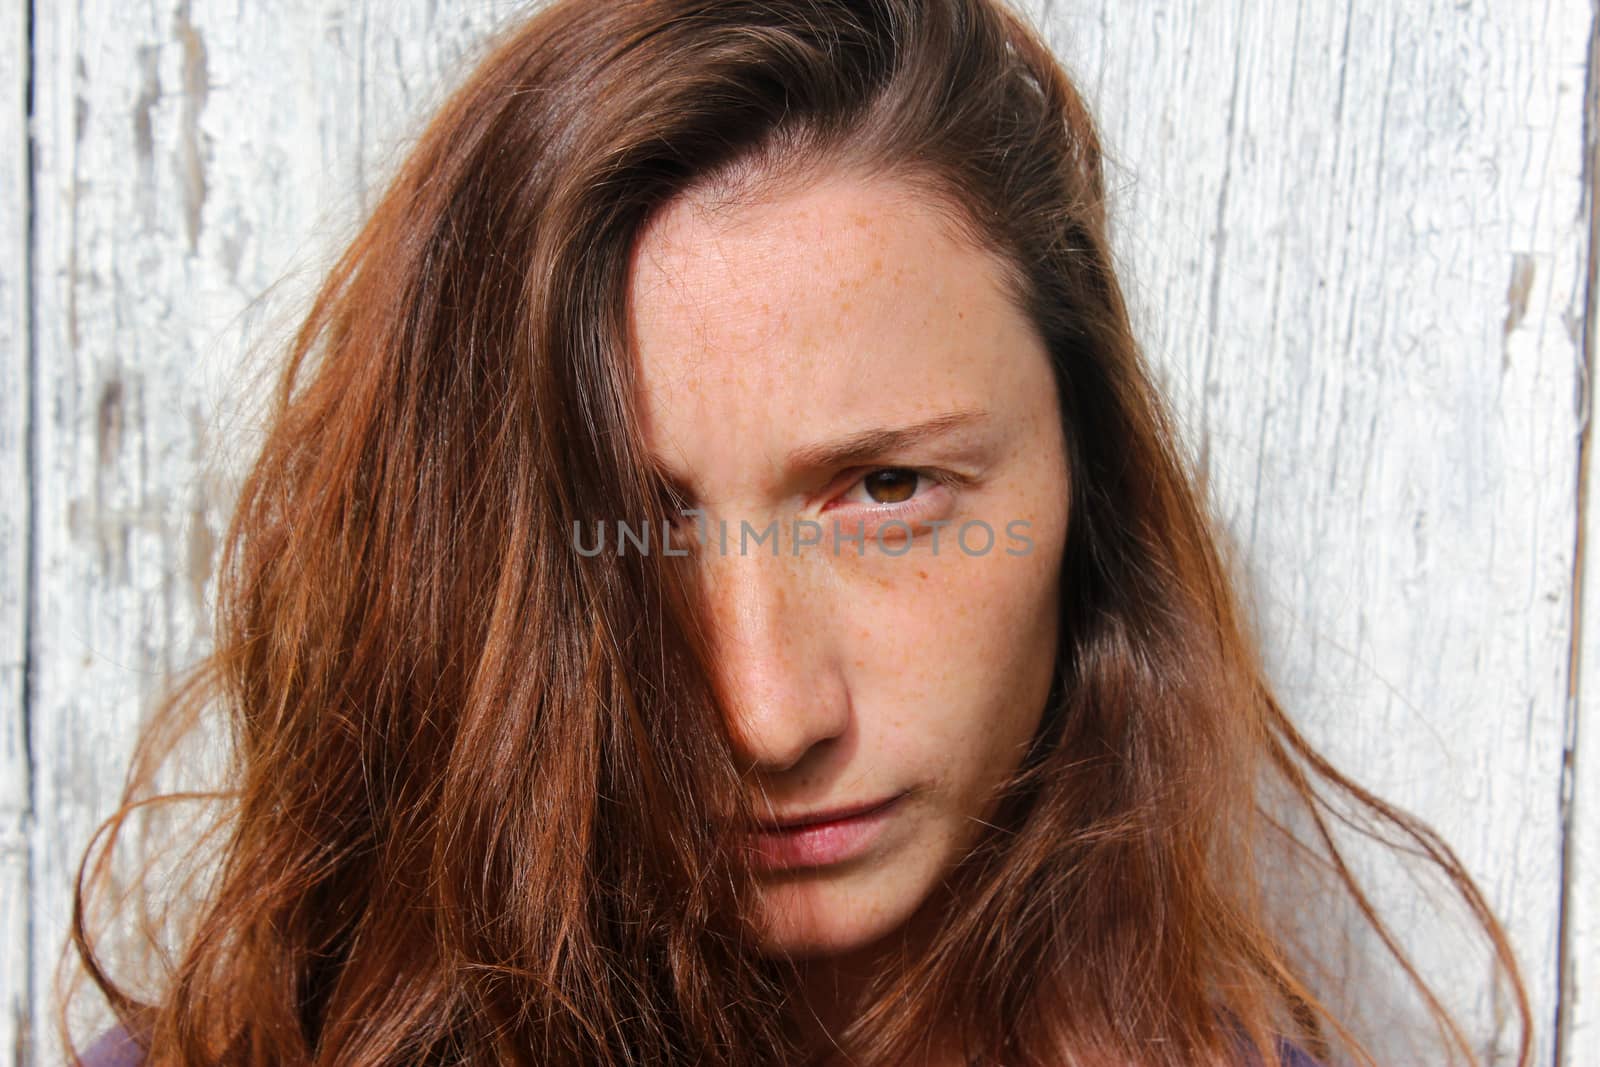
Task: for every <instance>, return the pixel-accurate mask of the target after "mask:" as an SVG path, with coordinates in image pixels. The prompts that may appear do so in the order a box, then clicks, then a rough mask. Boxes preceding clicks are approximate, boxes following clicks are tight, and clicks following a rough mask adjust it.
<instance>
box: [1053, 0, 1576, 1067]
mask: <svg viewBox="0 0 1600 1067" xmlns="http://www.w3.org/2000/svg"><path fill="white" fill-rule="evenodd" d="M1050 8H1051V10H1050V15H1049V26H1050V30H1051V33H1052V35H1053V37H1054V38H1055V40H1056V41H1057V42H1058V44H1059V47H1060V49H1061V51H1062V53H1063V54H1064V55H1065V56H1068V57H1070V59H1071V61H1072V63H1073V66H1074V68H1075V70H1076V71H1077V72H1078V73H1079V75H1080V77H1081V78H1082V79H1083V81H1084V82H1085V83H1086V85H1087V87H1088V89H1089V91H1090V92H1091V93H1092V94H1093V96H1094V100H1095V102H1096V104H1097V105H1098V107H1099V110H1100V113H1101V115H1102V117H1103V121H1104V124H1105V129H1106V137H1107V145H1108V148H1109V150H1110V152H1111V154H1112V155H1113V157H1114V158H1116V160H1117V161H1118V163H1119V166H1118V167H1117V168H1116V170H1115V171H1114V172H1113V173H1114V174H1115V176H1116V177H1115V179H1114V181H1115V184H1116V185H1117V207H1118V209H1119V215H1118V218H1119V223H1120V227H1121V230H1120V240H1121V247H1122V250H1123V253H1124V255H1125V258H1126V262H1127V264H1128V266H1129V268H1130V278H1131V279H1132V286H1131V290H1132V296H1133V299H1134V303H1135V305H1136V307H1137V309H1138V313H1139V316H1140V319H1141V321H1142V323H1143V326H1144V329H1145V334H1146V337H1147V339H1148V343H1149V349H1150V351H1151V353H1152V355H1153V357H1154V359H1155V360H1156V362H1157V364H1158V365H1159V366H1160V368H1161V369H1162V371H1163V372H1164V374H1165V377H1166V380H1167V381H1168V382H1169V383H1170V386H1171V389H1172V391H1173V392H1174V394H1175V395H1176V397H1177V400H1178V406H1179V409H1180V411H1181V413H1182V415H1183V417H1184V419H1185V421H1186V423H1187V425H1188V427H1189V429H1190V431H1191V434H1192V439H1193V446H1194V449H1195V451H1196V453H1197V454H1198V456H1199V458H1200V460H1201V462H1202V463H1203V465H1204V467H1205V469H1206V470H1207V471H1208V472H1209V476H1210V483H1211V486H1212V489H1213V496H1214V499H1215V502H1216V508H1217V511H1218V513H1219V515H1220V517H1221V518H1222V520H1223V522H1224V524H1225V526H1226V528H1227V529H1228V530H1229V531H1230V532H1231V535H1232V537H1233V538H1234V540H1235V541H1236V542H1237V545H1238V548H1239V550H1240V552H1241V553H1242V559H1243V563H1244V566H1245V569H1246V571H1247V573H1248V574H1249V576H1250V577H1251V579H1252V580H1253V583H1254V585H1255V587H1256V589H1257V592H1258V597H1259V609H1258V610H1259V616H1260V619H1261V625H1262V628H1263V630H1264V632H1265V638H1266V641H1265V644H1266V649H1267V653H1268V657H1269V662H1270V664H1271V666H1272V669H1273V673H1274V676H1275V677H1276V679H1277V681H1278V684H1279V686H1280V690H1281V694H1282V696H1283V698H1284V700H1285V703H1286V705H1287V706H1288V707H1289V709H1290V710H1291V712H1292V713H1293V714H1295V715H1296V716H1297V717H1298V719H1299V721H1301V722H1302V723H1303V725H1304V728H1305V729H1306V730H1307V732H1308V733H1309V734H1310V735H1311V737H1312V738H1313V740H1314V741H1316V742H1318V743H1319V744H1320V745H1321V746H1322V747H1323V748H1324V750H1325V751H1327V752H1328V753H1329V754H1330V755H1331V756H1332V757H1333V758H1334V759H1335V760H1336V762H1337V763H1338V764H1339V765H1341V766H1342V767H1344V768H1346V769H1348V770H1350V771H1352V772H1354V773H1355V775H1356V776H1357V777H1358V779H1359V780H1361V781H1363V782H1365V783H1366V784H1368V785H1370V786H1371V787H1373V788H1375V789H1376V790H1377V791H1378V792H1379V793H1381V794H1383V795H1385V796H1387V797H1390V798H1392V799H1394V800H1396V801H1398V802H1400V803H1402V804H1403V805H1405V806H1406V807H1408V808H1410V809H1411V810H1413V811H1415V812H1417V813H1418V814H1420V815H1422V816H1423V817H1425V818H1426V819H1427V820H1428V821H1430V822H1431V823H1433V824H1434V825H1435V826H1436V827H1438V828H1439V829H1440V830H1441V831H1442V833H1443V834H1444V836H1445V837H1446V838H1447V839H1448V840H1449V841H1451V842H1452V843H1453V844H1454V845H1455V846H1456V847H1457V848H1458V850H1459V851H1460V854H1461V856H1462V858H1463V860H1464V861H1465V862H1466V863H1467V865H1468V867H1469V868H1470V869H1471V870H1472V871H1473V872H1474V873H1475V875H1476V876H1477V877H1478V878H1479V879H1480V880H1481V882H1482V884H1483V885H1484V887H1485V888H1486V890H1487V891H1488V893H1489V896H1490V900H1491V902H1492V904H1493V905H1494V906H1495V908H1496V909H1497V910H1498V912H1499V914H1500V915H1501V916H1503V917H1504V919H1505V920H1506V922H1507V925H1508V929H1509V931H1510V933H1511V934H1512V936H1513V938H1514V939H1515V941H1516V944H1517V945H1518V947H1519V949H1520V951H1521V954H1522V959H1523V962H1524V964H1525V966H1526V969H1527V977H1528V979H1529V982H1530V991H1531V993H1532V995H1533V998H1534V1007H1535V1010H1536V1012H1537V1017H1538V1019H1539V1020H1540V1025H1541V1030H1542V1031H1544V1032H1542V1033H1541V1035H1540V1037H1541V1046H1540V1060H1539V1062H1548V1060H1549V1056H1550V1055H1551V1051H1552V1046H1551V1044H1550V1041H1549V1038H1550V1035H1549V1033H1548V1030H1549V1020H1552V1019H1553V1018H1554V1015H1555V1009H1556V1000H1557V973H1556V972H1557V967H1556V950H1557V921H1558V892H1557V886H1558V885H1559V881H1560V871H1559V857H1560V844H1561V842H1560V820H1559V811H1558V795H1557V794H1558V782H1559V778H1560V768H1561V760H1562V746H1563V736H1562V735H1563V718H1564V712H1565V692H1566V673H1567V667H1568V653H1567V650H1568V645H1569V635H1570V619H1571V612H1572V603H1571V595H1572V593H1571V575H1572V569H1573V544H1574V529H1575V516H1574V506H1575V505H1574V496H1575V489H1574V487H1575V484H1576V441H1577V428H1578V424H1577V412H1576V411H1575V406H1574V396H1575V395H1576V392H1577V390H1578V388H1579V385H1580V364H1581V355H1582V352H1581V338H1580V336H1579V332H1580V331H1579V327H1580V324H1581V322H1582V318H1583V314H1584V306H1583V301H1584V291H1585V282H1584V276H1583V263H1584V256H1585V251H1586V247H1587V227H1586V224H1585V221H1584V216H1583V212H1582V210H1581V203H1580V201H1581V196H1582V182H1581V175H1582V156H1583V152H1582V137H1583V115H1582V103H1583V93H1584V77H1585V64H1586V59H1587V41H1588V37H1589V31H1590V21H1591V19H1592V17H1593V13H1592V10H1591V6H1590V5H1589V4H1588V3H1586V2H1582V0H1552V2H1548V3H1542V4H1537V5H1528V4H1524V3H1519V2H1512V0H1498V2H1490V3H1484V4H1470V5H1467V4H1457V5H1415V4H1379V5H1373V4H1352V5H1343V4H1336V5H1329V4H1317V3H1306V2H1301V3H1289V4H1273V5H1269V4H1237V5H1225V6H1224V5H1217V4H1211V3H1201V2H1192V0H1161V2H1152V3H1142V4H1123V3H1116V2H1114V0H1101V2H1098V3H1091V2H1089V0H1061V2H1059V3H1056V4H1054V5H1050ZM1364 854H1365V853H1364ZM1365 865H1366V866H1369V867H1370V868H1371V874H1372V876H1373V877H1374V878H1375V879H1376V880H1377V881H1376V884H1377V885H1379V886H1380V887H1381V889H1382V898H1381V899H1382V901H1383V902H1384V903H1385V904H1386V905H1388V906H1389V907H1391V908H1394V909H1396V911H1397V913H1398V916H1399V918H1400V928H1401V931H1402V933H1404V934H1406V935H1407V936H1406V943H1407V944H1408V946H1410V947H1412V948H1414V949H1416V950H1417V951H1418V952H1419V954H1420V957H1421V959H1422V960H1423V962H1424V963H1425V964H1426V965H1427V966H1428V968H1429V969H1428V971H1427V972H1426V973H1429V974H1432V975H1438V976H1442V977H1444V979H1445V981H1444V983H1443V985H1444V992H1445V993H1446V994H1447V1002H1448V1003H1450V1004H1452V1005H1453V1006H1456V1007H1458V1008H1460V1009H1461V1010H1462V1011H1463V1012H1464V1013H1465V1014H1466V1015H1467V1016H1468V1017H1469V1018H1471V1019H1474V1020H1477V1021H1480V1022H1483V1021H1488V1020H1490V1019H1492V1018H1493V1017H1495V1015H1496V1014H1503V1013H1504V1011H1505V1006H1504V1005H1500V1004H1496V1003H1494V1002H1493V1001H1492V1000H1491V999H1490V997H1489V996H1488V994H1487V993H1486V992H1485V989H1484V974H1485V970H1486V968H1485V962H1484V959H1483V958H1482V957H1481V956H1480V955H1479V954H1477V953H1472V954H1470V955H1456V954H1453V950H1452V949H1451V948H1450V946H1451V945H1452V944H1454V943H1455V942H1453V941H1451V940H1450V939H1448V938H1447V937H1446V936H1445V934H1446V931H1445V930H1444V929H1443V928H1442V926H1441V922H1440V921H1439V919H1438V918H1437V917H1435V916H1434V914H1433V912H1432V909H1430V908H1429V907H1428V906H1427V905H1426V902H1425V901H1424V900H1423V899H1422V898H1420V897H1419V896H1418V895H1417V893H1416V891H1415V889H1414V888H1412V887H1410V886H1409V884H1408V882H1407V880H1406V879H1404V878H1403V877H1400V876H1399V874H1398V873H1397V872H1395V871H1394V870H1393V869H1392V868H1391V867H1389V866H1388V865H1384V864H1381V863H1380V862H1379V860H1378V858H1377V857H1376V856H1375V855H1370V856H1369V858H1368V860H1367V862H1366V864H1365ZM1352 949H1353V952H1354V953H1355V954H1356V957H1357V959H1356V966H1358V967H1359V968H1361V969H1365V968H1367V967H1368V966H1369V963H1368V961H1366V960H1364V959H1361V958H1360V957H1361V956H1362V955H1363V954H1366V955H1371V954H1374V953H1376V952H1377V951H1378V950H1377V948H1376V946H1373V945H1371V944H1370V943H1369V944H1359V943H1358V944H1357V945H1355V946H1352ZM1576 949H1577V951H1578V952H1579V953H1580V954H1587V958H1590V959H1592V958H1593V954H1594V953H1595V952H1596V947H1595V945H1594V942H1593V939H1590V941H1589V942H1588V943H1587V944H1580V945H1577V946H1576ZM1379 979H1382V980H1381V981H1380V980H1379ZM1392 982H1393V979H1392V976H1389V977H1388V978H1384V977H1383V976H1382V975H1375V976H1373V978H1371V979H1368V980H1366V981H1364V982H1363V985H1362V989H1363V996H1364V999H1366V1000H1368V1001H1372V1000H1374V999H1377V998H1376V997H1374V993H1375V992H1377V991H1379V990H1383V989H1386V988H1393V985H1392ZM1380 995H1381V994H1380ZM1373 1007H1377V1005H1373ZM1384 1008H1385V1010H1384V1011H1383V1012H1381V1013H1379V1012H1374V1013H1373V1015H1372V1018H1371V1020H1370V1022H1369V1027H1368V1028H1369V1029H1370V1030H1371V1031H1372V1032H1374V1033H1376V1034H1378V1035H1382V1034H1384V1033H1385V1032H1386V1031H1387V1032H1388V1033H1391V1034H1392V1033H1398V1032H1399V1030H1398V1028H1396V1027H1394V1026H1392V1024H1393V1023H1398V1022H1403V1021H1405V1020H1407V1019H1409V1018H1414V1017H1415V1016H1416V1014H1417V1005H1415V1004H1414V1003H1410V1002H1405V1001H1397V1002H1396V1003H1395V1004H1394V1005H1393V1008H1392V1010H1389V1008H1388V1006H1384ZM1386 1041H1388V1042H1390V1043H1388V1044H1385V1042H1386ZM1379 1047H1380V1048H1383V1049H1385V1051H1387V1052H1388V1054H1389V1062H1395V1063H1401V1062H1422V1061H1421V1060H1419V1059H1417V1058H1415V1056H1409V1055H1407V1054H1406V1049H1405V1047H1404V1046H1403V1045H1396V1044H1393V1043H1392V1041H1391V1039H1389V1038H1384V1039H1383V1040H1380V1042H1379ZM1484 1051H1485V1052H1486V1053H1489V1054H1491V1055H1501V1056H1503V1053H1504V1050H1503V1049H1501V1050H1499V1051H1498V1053H1497V1051H1496V1050H1495V1049H1485V1050H1484ZM1491 1062H1502V1059H1500V1058H1494V1059H1492V1060H1491ZM1570 1062H1571V1063H1573V1064H1576V1063H1578V1062H1580V1061H1578V1060H1572V1061H1570ZM1584 1062H1587V1061H1584Z"/></svg>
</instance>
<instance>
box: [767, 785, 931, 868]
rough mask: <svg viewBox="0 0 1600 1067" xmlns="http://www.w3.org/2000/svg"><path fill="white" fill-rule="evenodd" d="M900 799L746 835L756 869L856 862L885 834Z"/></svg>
mask: <svg viewBox="0 0 1600 1067" xmlns="http://www.w3.org/2000/svg"><path fill="white" fill-rule="evenodd" d="M899 806H900V797H898V796H897V797H895V798H894V799H893V800H890V801H888V802H887V803H885V804H880V805H879V806H878V807H876V808H873V809H871V810H870V811H864V812H862V813H861V814H860V815H852V816H850V817H848V818H844V819H834V820H833V821H831V822H821V823H812V824H810V825H809V826H802V827H798V828H796V829H793V830H758V831H756V832H754V833H750V834H746V835H745V842H746V846H747V847H748V848H749V849H750V851H751V852H752V854H753V857H754V860H755V863H756V866H758V867H761V868H763V869H765V870H789V869H794V868H802V867H826V866H828V865H829V864H834V863H843V862H845V861H846V860H851V859H855V858H856V857H857V856H860V855H862V854H863V853H865V852H866V851H867V850H868V849H870V848H871V847H872V845H873V843H874V842H876V841H877V839H878V838H879V836H880V835H881V834H882V832H883V829H884V827H885V826H886V825H887V824H888V821H889V818H890V816H891V815H893V814H894V813H895V811H896V810H898V808H899Z"/></svg>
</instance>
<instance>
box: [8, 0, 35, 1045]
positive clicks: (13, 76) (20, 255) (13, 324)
mask: <svg viewBox="0 0 1600 1067" xmlns="http://www.w3.org/2000/svg"><path fill="white" fill-rule="evenodd" d="M27 16H28V7H27V4H26V3H17V2H12V3H7V4H6V5H5V6H4V7H0V85H4V86H5V89H4V91H3V92H0V241H3V242H4V244H3V246H0V944H3V945H4V946H5V947H4V948H3V949H0V1056H3V1057H5V1058H6V1059H7V1060H8V1061H10V1060H15V1059H17V1058H19V1057H20V1056H21V1054H22V1053H21V1051H20V1050H21V1049H22V1047H23V1045H24V1044H25V1043H26V1042H27V1040H28V1025H27V1023H28V1014H29V1012H28V1004H29V1000H30V999H31V991H30V985H29V982H30V969H31V959H30V954H29V953H28V951H27V945H28V933H29V930H28V925H29V923H28V920H29V899H30V889H29V884H28V882H29V871H28V823H29V821H30V820H31V819H32V816H33V813H32V803H31V799H30V796H29V792H30V789H31V785H32V775H31V773H30V771H29V767H28V716H27V686H28V682H27V663H28V656H27V642H28V622H27V614H28V538H29V527H30V525H31V515H32V513H31V511H30V498H29V492H28V447H27V441H28V428H29V419H28V396H29V389H30V384H29V383H30V372H29V371H30V369H29V361H30V360H31V358H32V344H31V342H30V340H29V315H28V276H29V271H28V214H29V208H30V200H29V196H28V110H27V101H28V26H27Z"/></svg>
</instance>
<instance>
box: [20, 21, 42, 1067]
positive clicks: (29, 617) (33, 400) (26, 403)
mask: <svg viewBox="0 0 1600 1067" xmlns="http://www.w3.org/2000/svg"><path fill="white" fill-rule="evenodd" d="M21 7H22V40H23V47H22V82H23V111H22V114H23V134H22V146H21V147H22V217H23V227H24V233H23V238H22V265H21V266H22V270H21V275H22V277H21V278H20V279H19V283H20V284H21V286H22V300H21V304H22V322H21V324H20V325H21V329H22V339H21V344H22V367H23V370H22V376H23V382H22V393H23V396H22V426H21V427H20V432H19V433H18V435H17V437H18V443H19V445H20V447H21V448H22V469H23V471H24V472H25V474H24V477H26V479H27V483H28V484H27V490H26V491H25V493H24V494H23V500H24V504H23V506H24V507H25V508H26V509H27V515H26V517H25V521H24V522H23V523H22V524H21V528H22V573H21V575H19V577H20V579H21V581H22V596H21V598H20V599H21V602H22V685H21V692H20V694H19V702H20V704H21V707H20V708H18V713H19V715H20V716H21V719H22V722H21V731H20V732H21V739H22V764H23V773H24V774H25V775H27V782H26V787H25V790H24V795H25V797H26V800H25V801H24V804H25V807H24V808H23V811H22V823H21V826H20V827H19V828H18V829H19V830H20V831H21V832H22V835H23V839H24V840H31V839H32V838H33V832H34V825H35V824H36V822H37V821H38V812H39V798H38V795H37V792H36V790H37V788H38V780H39V779H38V775H36V774H35V773H34V766H33V759H34V749H33V705H34V656H33V635H34V620H35V618H36V616H37V611H38V604H37V601H38V588H39V583H38V580H37V569H38V565H39V561H38V543H39V538H38V528H39V509H38V492H39V489H38V486H39V469H38V448H37V442H36V441H35V433H36V431H37V427H38V424H39V423H38V417H37V416H38V398H37V390H36V386H37V383H38V381H39V337H38V328H37V327H38V313H37V310H36V308H35V301H36V297H37V291H38V286H37V282H36V279H35V277H34V271H35V269H36V266H37V264H38V241H39V224H38V207H39V197H38V181H37V175H38V153H37V150H36V147H35V141H36V134H35V128H34V122H35V108H36V107H37V99H36V95H37V94H36V93H35V76H36V72H37V70H38V64H37V63H35V62H34V52H35V44H36V42H35V40H34V34H35V33H36V31H37V27H38V18H37V14H38V12H37V8H36V4H35V0H21ZM22 866H23V886H24V889H23V892H24V894H25V896H26V899H25V901H24V902H23V907H24V909H25V911H24V915H25V918H24V928H25V931H26V932H25V935H24V937H23V939H22V944H21V945H20V946H18V950H19V951H20V954H21V956H22V974H23V979H22V982H23V985H22V997H23V1001H22V1007H21V1009H20V1015H21V1017H20V1018H19V1019H17V1048H16V1050H15V1062H16V1063H17V1064H18V1067H27V1065H28V1064H29V1063H31V1062H32V1061H33V1059H34V1056H33V1051H34V1050H33V1046H34V1045H35V1044H36V1042H35V1041H34V1039H33V1035H34V1029H35V1025H34V1024H35V1023H36V1022H37V1021H38V1020H36V1019H34V1018H33V1010H34V1004H35V1003H36V999H37V998H36V996H35V994H36V993H37V988H36V987H37V975H36V974H35V973H34V972H35V969H36V967H35V965H36V963H37V961H36V960H35V958H34V945H33V941H34V935H35V932H36V931H35V927H36V925H37V908H36V904H37V901H38V899H39V893H38V886H37V885H36V884H35V878H36V877H37V875H38V872H37V870H36V869H35V867H34V863H33V849H31V848H27V849H24V850H23V855H22Z"/></svg>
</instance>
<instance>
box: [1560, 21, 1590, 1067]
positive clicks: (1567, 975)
mask: <svg viewBox="0 0 1600 1067" xmlns="http://www.w3.org/2000/svg"><path fill="white" fill-rule="evenodd" d="M1585 107H1586V119H1587V128H1588V134H1589V143H1588V144H1587V145H1586V149H1587V151H1588V168H1587V170H1586V172H1585V175H1584V177H1585V179H1586V189H1585V196H1586V200H1585V206H1586V207H1587V208H1588V224H1589V250H1588V251H1589V255H1588V261H1587V263H1586V267H1587V271H1588V277H1587V284H1588V302H1587V304H1586V306H1585V316H1584V343H1585V359H1584V369H1585V377H1584V380H1583V382H1582V390H1581V392H1580V398H1579V399H1580V405H1581V408H1580V415H1581V417H1582V430H1583V436H1582V440H1583V450H1582V466H1581V469H1580V479H1581V481H1580V485H1579V496H1578V501H1579V507H1580V509H1581V510H1580V514H1579V516H1578V518H1579V521H1580V523H1582V530H1581V540H1580V547H1579V555H1578V566H1577V567H1576V568H1575V571H1574V573H1575V575H1576V578H1577V582H1578V586H1577V594H1578V597H1579V604H1578V612H1577V618H1578V629H1577V634H1576V640H1575V642H1574V654H1575V662H1574V664H1573V674H1572V682H1571V684H1570V685H1569V687H1568V700H1569V704H1568V709H1567V714H1568V721H1567V767H1566V776H1565V778H1564V779H1563V781H1562V799H1563V801H1564V802H1565V806H1566V807H1565V815H1566V827H1565V828H1566V834H1567V851H1566V870H1565V871H1564V872H1563V876H1564V885H1563V889H1564V899H1565V901H1566V913H1565V916H1564V919H1565V928H1564V930H1563V935H1564V936H1563V939H1562V947H1563V949H1564V950H1565V952H1564V956H1565V958H1564V963H1565V966H1564V968H1563V972H1562V994H1563V995H1562V1003H1561V1011H1560V1014H1559V1016H1558V1027H1559V1041H1560V1043H1561V1058H1560V1060H1559V1062H1558V1064H1557V1067H1584V1065H1585V1064H1593V1063H1600V573H1597V572H1596V569H1595V559H1596V552H1597V551H1600V522H1597V517H1600V480H1597V475H1596V470H1595V465H1596V458H1597V457H1596V455H1595V425H1594V404H1595V397H1596V391H1595V383H1594V373H1595V362H1596V360H1595V352H1596V348H1597V346H1600V322H1597V321H1596V313H1597V310H1600V309H1597V307H1596V301H1597V300H1600V288H1597V286H1600V18H1597V20H1596V23H1595V25H1594V26H1593V27H1591V29H1590V33H1589V85H1588V95H1587V99H1586V101H1585Z"/></svg>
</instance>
